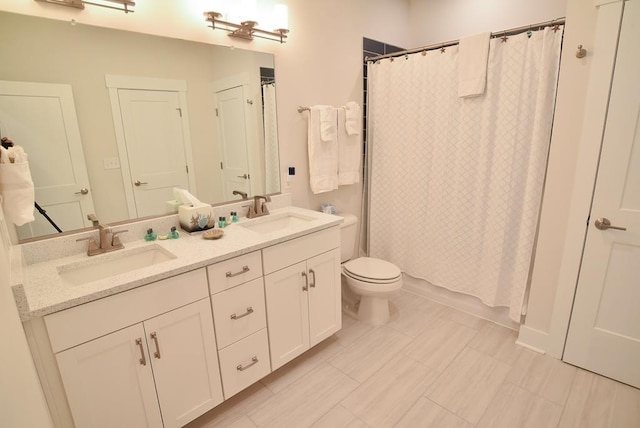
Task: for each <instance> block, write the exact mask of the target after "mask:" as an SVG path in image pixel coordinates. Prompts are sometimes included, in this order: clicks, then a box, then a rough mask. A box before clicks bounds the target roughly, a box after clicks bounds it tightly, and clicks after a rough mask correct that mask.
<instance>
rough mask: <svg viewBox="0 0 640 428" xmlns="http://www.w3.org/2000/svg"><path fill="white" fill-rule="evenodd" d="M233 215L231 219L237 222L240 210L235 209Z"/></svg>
mask: <svg viewBox="0 0 640 428" xmlns="http://www.w3.org/2000/svg"><path fill="white" fill-rule="evenodd" d="M231 217H232V218H231V219H232V220H233V222H234V223H237V222H238V220H239V218H238V212H237V211H234V212H233V213H232V216H231Z"/></svg>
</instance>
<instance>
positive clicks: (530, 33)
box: [527, 25, 533, 38]
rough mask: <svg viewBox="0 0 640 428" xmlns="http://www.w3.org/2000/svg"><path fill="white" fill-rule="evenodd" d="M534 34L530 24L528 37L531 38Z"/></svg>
mask: <svg viewBox="0 0 640 428" xmlns="http://www.w3.org/2000/svg"><path fill="white" fill-rule="evenodd" d="M532 35H533V31H531V25H529V30H528V31H527V37H528V38H531V36H532Z"/></svg>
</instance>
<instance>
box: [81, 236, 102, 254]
mask: <svg viewBox="0 0 640 428" xmlns="http://www.w3.org/2000/svg"><path fill="white" fill-rule="evenodd" d="M80 241H89V247H88V248H87V255H88V256H95V255H96V254H99V253H100V247H99V246H98V243H97V242H96V240H95V239H94V238H93V237H92V236H88V237H86V238H80V239H76V242H80Z"/></svg>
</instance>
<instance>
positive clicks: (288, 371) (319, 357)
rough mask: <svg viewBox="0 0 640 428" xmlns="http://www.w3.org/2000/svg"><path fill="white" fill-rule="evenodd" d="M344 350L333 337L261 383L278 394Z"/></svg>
mask: <svg viewBox="0 0 640 428" xmlns="http://www.w3.org/2000/svg"><path fill="white" fill-rule="evenodd" d="M342 349H343V347H342V346H340V345H338V339H337V338H335V337H333V336H332V337H330V338H328V339H327V340H325V341H324V342H322V343H319V344H318V345H316V346H314V347H313V348H311V349H309V350H308V351H307V352H305V353H304V354H302V355H300V356H299V357H298V358H295V359H294V360H293V361H290V362H288V363H287V364H285V365H284V366H282V367H280V368H279V369H278V370H276V371H275V372H273V373H271V374H270V375H268V376H267V377H265V378H264V379H262V380H261V382H262V383H263V384H264V385H265V386H266V387H267V388H269V389H270V390H271V391H272V392H273V393H278V392H280V391H282V390H283V389H284V388H286V387H287V386H289V385H291V384H292V383H293V382H295V381H296V380H298V379H300V378H301V377H302V376H304V375H305V374H307V373H309V372H310V371H311V370H313V369H314V368H316V367H318V366H319V365H320V364H322V363H324V362H326V361H327V360H328V359H330V358H331V357H333V356H334V355H336V354H337V353H338V352H339V351H341V350H342Z"/></svg>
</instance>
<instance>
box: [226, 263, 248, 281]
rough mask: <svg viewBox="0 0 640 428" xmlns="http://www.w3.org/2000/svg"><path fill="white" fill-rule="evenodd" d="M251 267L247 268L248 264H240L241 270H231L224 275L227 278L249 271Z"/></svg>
mask: <svg viewBox="0 0 640 428" xmlns="http://www.w3.org/2000/svg"><path fill="white" fill-rule="evenodd" d="M250 270H251V269H249V266H247V265H244V266H242V270H241V271H240V272H235V273H231V271H229V272H227V273H225V276H226V277H227V278H233V277H234V276H238V275H242V274H243V273H247V272H249V271H250Z"/></svg>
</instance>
